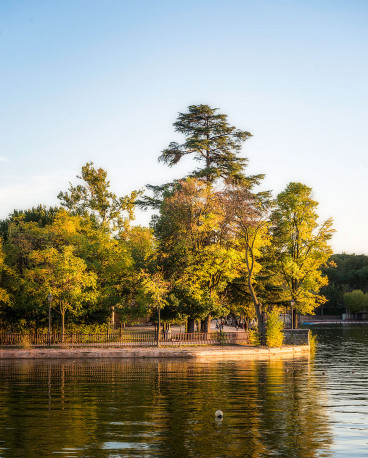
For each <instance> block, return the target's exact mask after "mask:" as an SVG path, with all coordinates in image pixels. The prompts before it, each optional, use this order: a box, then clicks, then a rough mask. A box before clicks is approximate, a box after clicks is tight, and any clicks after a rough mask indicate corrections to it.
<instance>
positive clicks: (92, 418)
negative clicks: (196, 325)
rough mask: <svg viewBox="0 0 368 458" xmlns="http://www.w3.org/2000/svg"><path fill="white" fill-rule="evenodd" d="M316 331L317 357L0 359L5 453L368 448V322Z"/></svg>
mask: <svg viewBox="0 0 368 458" xmlns="http://www.w3.org/2000/svg"><path fill="white" fill-rule="evenodd" d="M313 332H314V333H317V334H318V339H319V342H320V343H319V346H318V349H317V353H316V356H315V358H314V359H313V358H312V359H310V360H308V359H284V360H282V359H280V360H273V361H267V362H264V361H263V362H262V361H236V360H235V361H223V360H212V361H209V362H195V361H190V360H183V361H179V360H165V361H162V360H160V361H158V360H155V361H152V360H139V361H123V360H120V361H119V360H116V359H113V360H109V361H101V360H88V361H83V362H81V361H78V360H77V361H52V362H49V361H15V362H14V361H12V362H11V361H8V362H6V361H0V457H33V456H60V457H99V456H101V457H130V456H168V457H201V456H209V457H233V456H234V457H235V456H245V457H247V456H249V457H268V456H283V457H317V456H318V457H330V456H334V457H335V456H336V457H340V456H349V457H364V456H368V351H367V350H368V326H359V325H356V326H349V327H348V326H344V327H343V326H331V327H329V328H317V327H315V328H313ZM217 409H221V410H222V411H223V412H224V420H223V421H222V422H221V421H217V422H216V421H215V416H214V413H215V411H216V410H217Z"/></svg>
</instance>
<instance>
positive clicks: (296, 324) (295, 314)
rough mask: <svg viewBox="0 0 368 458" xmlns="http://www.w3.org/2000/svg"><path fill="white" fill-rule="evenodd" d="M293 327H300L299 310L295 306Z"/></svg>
mask: <svg viewBox="0 0 368 458" xmlns="http://www.w3.org/2000/svg"><path fill="white" fill-rule="evenodd" d="M292 328H293V329H298V312H297V311H296V309H295V308H294V310H293V325H292Z"/></svg>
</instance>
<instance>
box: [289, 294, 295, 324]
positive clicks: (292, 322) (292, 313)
mask: <svg viewBox="0 0 368 458" xmlns="http://www.w3.org/2000/svg"><path fill="white" fill-rule="evenodd" d="M290 305H291V329H294V305H295V301H294V300H291V301H290Z"/></svg>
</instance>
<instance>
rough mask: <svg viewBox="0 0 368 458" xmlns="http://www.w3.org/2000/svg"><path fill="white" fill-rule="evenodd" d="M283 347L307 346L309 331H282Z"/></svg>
mask: <svg viewBox="0 0 368 458" xmlns="http://www.w3.org/2000/svg"><path fill="white" fill-rule="evenodd" d="M282 332H283V333H284V345H309V333H310V330H309V329H284V330H283V331H282Z"/></svg>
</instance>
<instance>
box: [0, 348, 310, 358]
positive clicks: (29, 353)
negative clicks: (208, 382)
mask: <svg viewBox="0 0 368 458" xmlns="http://www.w3.org/2000/svg"><path fill="white" fill-rule="evenodd" d="M309 353H310V346H309V345H293V346H291V345H290V346H289V345H288V346H283V347H277V348H269V347H246V348H244V347H243V348H241V347H233V346H232V347H230V346H226V347H225V346H224V347H206V348H198V347H195V348H182V347H181V348H157V347H154V348H118V349H117V348H98V347H95V348H92V347H90V348H43V349H41V348H33V349H0V360H9V359H10V360H15V359H87V358H88V359H90V358H106V359H109V358H120V359H130V358H195V359H203V358H205V359H207V358H228V359H232V358H242V359H264V358H266V359H268V358H273V357H275V356H276V357H295V356H305V355H309Z"/></svg>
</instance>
